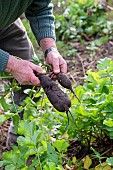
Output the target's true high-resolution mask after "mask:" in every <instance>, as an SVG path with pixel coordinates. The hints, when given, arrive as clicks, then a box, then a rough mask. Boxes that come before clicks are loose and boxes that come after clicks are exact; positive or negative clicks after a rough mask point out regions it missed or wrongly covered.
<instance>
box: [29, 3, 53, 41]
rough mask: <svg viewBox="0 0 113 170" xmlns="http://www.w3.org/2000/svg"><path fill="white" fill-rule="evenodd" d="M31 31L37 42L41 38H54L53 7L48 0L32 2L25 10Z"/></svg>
mask: <svg viewBox="0 0 113 170" xmlns="http://www.w3.org/2000/svg"><path fill="white" fill-rule="evenodd" d="M26 17H27V18H28V20H29V22H30V25H31V29H32V31H33V33H34V35H35V37H36V39H37V41H38V43H39V42H40V39H42V38H47V37H49V38H53V39H55V40H56V36H55V26H54V15H53V5H52V4H51V3H50V0H34V1H33V2H32V4H31V5H30V6H29V8H28V9H27V10H26Z"/></svg>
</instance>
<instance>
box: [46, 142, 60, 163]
mask: <svg viewBox="0 0 113 170" xmlns="http://www.w3.org/2000/svg"><path fill="white" fill-rule="evenodd" d="M47 155H48V160H49V161H50V162H54V163H56V164H58V156H57V154H56V152H55V149H54V148H53V147H52V146H51V145H50V144H48V145H47Z"/></svg>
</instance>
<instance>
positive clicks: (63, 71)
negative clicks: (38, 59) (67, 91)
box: [60, 61, 67, 73]
mask: <svg viewBox="0 0 113 170" xmlns="http://www.w3.org/2000/svg"><path fill="white" fill-rule="evenodd" d="M60 70H61V72H62V73H67V63H66V62H65V61H64V62H63V63H62V64H60Z"/></svg>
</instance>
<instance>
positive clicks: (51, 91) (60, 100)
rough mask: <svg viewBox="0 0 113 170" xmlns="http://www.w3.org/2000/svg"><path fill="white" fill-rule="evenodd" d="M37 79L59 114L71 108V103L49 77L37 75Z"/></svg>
mask: <svg viewBox="0 0 113 170" xmlns="http://www.w3.org/2000/svg"><path fill="white" fill-rule="evenodd" d="M38 78H39V80H40V82H41V85H42V87H43V89H44V91H45V93H46V95H47V97H48V99H49V101H50V102H51V104H52V105H53V106H54V108H55V109H56V110H58V111H60V112H65V111H66V112H68V111H69V108H70V107H71V101H70V99H69V97H68V96H67V94H66V93H64V92H63V91H62V90H61V89H60V88H59V87H58V85H57V84H56V83H55V82H54V81H53V80H52V79H51V78H50V77H49V76H47V75H45V74H39V75H38Z"/></svg>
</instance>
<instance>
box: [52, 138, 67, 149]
mask: <svg viewBox="0 0 113 170" xmlns="http://www.w3.org/2000/svg"><path fill="white" fill-rule="evenodd" d="M53 146H54V147H55V148H56V149H57V150H58V151H59V152H63V151H66V150H67V147H68V146H69V143H68V142H66V140H64V139H62V140H56V141H55V142H54V143H53Z"/></svg>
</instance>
